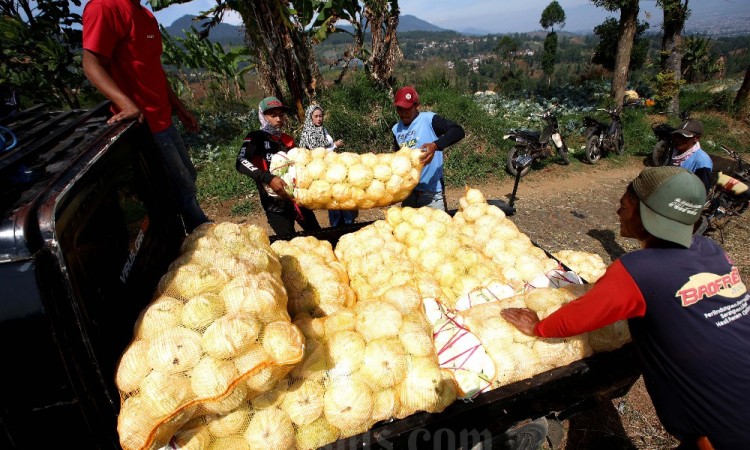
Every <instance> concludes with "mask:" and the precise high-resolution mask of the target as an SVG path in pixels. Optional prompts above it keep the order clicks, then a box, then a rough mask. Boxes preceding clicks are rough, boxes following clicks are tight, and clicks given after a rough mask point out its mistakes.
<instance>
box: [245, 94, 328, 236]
mask: <svg viewBox="0 0 750 450" xmlns="http://www.w3.org/2000/svg"><path fill="white" fill-rule="evenodd" d="M287 111H288V108H287V107H286V106H284V104H283V103H282V102H281V101H280V100H279V99H277V98H276V97H266V98H264V99H263V100H261V102H260V104H259V105H258V120H260V129H259V130H255V131H251V132H250V133H248V135H247V136H245V140H244V141H243V142H242V147H241V148H240V151H239V153H238V154H237V161H236V163H235V168H236V169H237V171H238V172H240V173H242V174H245V175H247V176H249V177H250V178H252V179H253V180H255V184H256V185H257V186H258V194H259V195H260V204H261V206H262V207H263V210H264V211H265V212H266V218H267V219H268V224H269V225H270V226H271V228H272V229H273V231H274V233H276V235H277V236H283V235H288V234H292V233H294V223H295V221H296V222H297V223H298V224H299V225H300V226H301V227H302V229H303V230H305V231H309V230H319V229H320V225H319V224H318V219H317V218H316V217H315V213H313V212H312V211H311V210H309V209H307V208H305V207H302V206H299V205H297V204H296V203H295V202H294V201H293V200H292V198H291V196H290V195H289V193H287V190H286V188H287V184H286V182H284V180H282V179H281V178H280V177H278V176H276V175H274V174H273V173H271V172H270V171H269V168H270V165H271V158H272V157H273V155H274V154H276V153H279V152H286V151H287V150H290V149H292V148H294V146H295V145H294V139H293V138H292V137H291V136H289V135H288V134H286V133H284V132H283V131H281V130H282V129H283V128H284V124H285V123H286V114H287ZM266 186H268V188H269V190H270V191H271V192H273V194H271V193H269V192H268V190H266Z"/></svg>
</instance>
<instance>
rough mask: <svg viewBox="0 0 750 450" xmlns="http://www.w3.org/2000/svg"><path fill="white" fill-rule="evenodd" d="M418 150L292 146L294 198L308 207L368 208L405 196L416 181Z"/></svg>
mask: <svg viewBox="0 0 750 450" xmlns="http://www.w3.org/2000/svg"><path fill="white" fill-rule="evenodd" d="M421 154H422V151H421V150H419V149H413V148H406V147H405V148H402V149H401V150H399V151H397V152H395V153H378V154H375V153H363V154H358V153H352V152H342V153H336V152H332V151H328V150H326V149H324V148H316V149H312V150H308V149H306V148H293V149H291V150H290V151H289V153H288V154H287V156H288V158H289V159H290V160H291V161H292V164H293V167H294V168H295V179H294V197H295V199H296V201H297V203H298V204H300V205H302V206H306V207H308V208H310V209H344V210H354V209H370V208H375V207H380V206H389V205H392V204H394V203H398V202H400V201H402V200H403V199H405V198H406V197H407V196H408V195H409V193H411V191H412V189H414V187H415V186H416V185H417V183H418V182H419V177H420V174H421V172H422V164H421V163H420V161H419V157H420V156H421Z"/></svg>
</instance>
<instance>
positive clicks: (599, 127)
mask: <svg viewBox="0 0 750 450" xmlns="http://www.w3.org/2000/svg"><path fill="white" fill-rule="evenodd" d="M597 111H606V112H607V114H609V117H610V118H611V119H612V123H610V124H606V123H604V122H600V121H598V120H596V119H595V118H593V117H591V116H586V117H584V118H583V126H585V127H586V132H585V135H586V152H585V154H584V157H585V158H586V161H587V162H589V164H596V162H597V161H599V159H600V158H601V157H602V153H603V151H607V152H614V153H616V154H618V155H622V153H623V152H624V151H625V138H624V137H623V131H622V119H621V118H620V107H617V108H615V109H602V108H598V109H597Z"/></svg>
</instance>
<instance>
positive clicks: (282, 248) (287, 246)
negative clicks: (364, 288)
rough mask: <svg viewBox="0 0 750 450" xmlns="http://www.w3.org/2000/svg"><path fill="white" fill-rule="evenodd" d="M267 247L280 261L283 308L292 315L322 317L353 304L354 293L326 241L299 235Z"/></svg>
mask: <svg viewBox="0 0 750 450" xmlns="http://www.w3.org/2000/svg"><path fill="white" fill-rule="evenodd" d="M271 248H272V249H273V250H274V251H275V252H276V253H277V254H278V255H279V257H280V260H281V267H282V270H281V279H282V281H283V282H284V287H285V288H286V292H287V296H288V299H289V300H288V302H287V311H289V314H290V315H291V316H292V317H294V316H296V315H297V314H299V313H302V312H305V313H308V314H310V315H311V316H313V317H322V316H326V315H329V314H333V313H335V312H336V311H338V310H340V309H342V308H345V307H351V306H354V303H355V302H356V301H357V296H356V294H355V293H354V290H353V289H352V288H351V286H349V276H348V275H347V273H346V268H345V267H344V265H343V264H341V263H340V262H339V261H338V260H337V259H336V255H335V254H334V253H333V247H332V246H331V243H330V242H328V241H321V240H319V239H316V238H315V237H313V236H304V237H301V236H300V237H296V238H294V239H292V240H290V241H282V240H278V241H275V242H274V243H273V244H271Z"/></svg>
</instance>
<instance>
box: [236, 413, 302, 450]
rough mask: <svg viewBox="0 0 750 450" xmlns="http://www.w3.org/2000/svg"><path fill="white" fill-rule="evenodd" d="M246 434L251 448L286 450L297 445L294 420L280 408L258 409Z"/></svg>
mask: <svg viewBox="0 0 750 450" xmlns="http://www.w3.org/2000/svg"><path fill="white" fill-rule="evenodd" d="M244 435H245V440H246V441H247V443H248V444H250V448H251V449H273V450H284V449H292V448H294V447H295V440H294V426H293V425H292V421H291V419H289V416H288V415H287V414H286V413H285V412H284V411H282V410H280V409H278V408H268V409H264V410H260V411H257V412H256V413H255V415H253V417H252V419H250V424H249V425H248V427H247V430H245V434H244Z"/></svg>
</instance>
